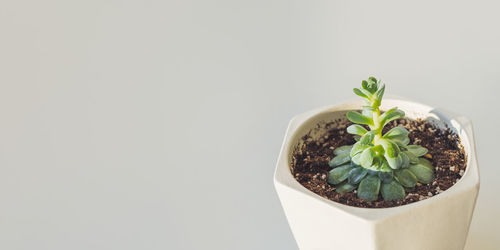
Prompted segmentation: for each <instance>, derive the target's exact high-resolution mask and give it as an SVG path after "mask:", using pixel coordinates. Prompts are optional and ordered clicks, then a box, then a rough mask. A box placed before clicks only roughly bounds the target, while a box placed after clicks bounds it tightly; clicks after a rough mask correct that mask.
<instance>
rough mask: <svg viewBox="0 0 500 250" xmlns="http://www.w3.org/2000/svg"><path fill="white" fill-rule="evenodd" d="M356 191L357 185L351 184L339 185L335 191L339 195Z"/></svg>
mask: <svg viewBox="0 0 500 250" xmlns="http://www.w3.org/2000/svg"><path fill="white" fill-rule="evenodd" d="M354 189H356V185H352V184H350V183H347V182H346V183H344V184H342V185H339V186H338V187H337V189H335V192H337V193H339V194H345V193H348V192H351V191H352V190H354Z"/></svg>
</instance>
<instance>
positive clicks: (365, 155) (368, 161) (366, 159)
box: [359, 148, 375, 168]
mask: <svg viewBox="0 0 500 250" xmlns="http://www.w3.org/2000/svg"><path fill="white" fill-rule="evenodd" d="M374 156H375V152H373V150H372V149H371V148H367V149H365V150H363V152H362V153H361V155H360V156H359V162H360V165H361V166H363V167H364V168H370V167H371V166H372V162H373V157H374Z"/></svg>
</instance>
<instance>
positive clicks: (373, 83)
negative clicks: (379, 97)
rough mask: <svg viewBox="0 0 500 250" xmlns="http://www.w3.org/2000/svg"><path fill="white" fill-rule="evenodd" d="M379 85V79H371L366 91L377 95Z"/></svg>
mask: <svg viewBox="0 0 500 250" xmlns="http://www.w3.org/2000/svg"><path fill="white" fill-rule="evenodd" d="M377 88H378V84H377V79H375V77H370V78H368V81H367V85H366V90H368V91H369V92H370V93H372V94H373V93H375V91H377Z"/></svg>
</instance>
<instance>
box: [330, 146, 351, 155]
mask: <svg viewBox="0 0 500 250" xmlns="http://www.w3.org/2000/svg"><path fill="white" fill-rule="evenodd" d="M351 149H352V145H345V146H340V147H338V148H336V149H335V150H333V154H335V155H343V154H349V153H351Z"/></svg>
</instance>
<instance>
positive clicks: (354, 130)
mask: <svg viewBox="0 0 500 250" xmlns="http://www.w3.org/2000/svg"><path fill="white" fill-rule="evenodd" d="M366 132H368V131H367V130H366V129H365V128H363V126H361V125H358V124H353V125H351V126H349V127H347V133H349V134H353V135H360V136H362V135H364V134H366Z"/></svg>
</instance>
